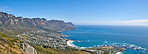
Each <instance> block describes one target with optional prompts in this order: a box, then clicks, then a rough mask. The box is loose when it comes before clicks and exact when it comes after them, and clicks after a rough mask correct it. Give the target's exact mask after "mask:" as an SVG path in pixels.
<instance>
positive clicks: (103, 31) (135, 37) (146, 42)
mask: <svg viewBox="0 0 148 54" xmlns="http://www.w3.org/2000/svg"><path fill="white" fill-rule="evenodd" d="M76 28H77V30H71V31H65V32H63V33H64V34H66V35H69V36H70V37H67V38H68V39H72V40H77V41H79V42H74V43H73V44H75V45H76V46H78V47H80V48H87V47H98V46H101V45H114V46H123V47H131V48H138V49H140V50H134V49H127V50H126V51H124V52H123V54H148V50H147V49H148V27H144V26H86V25H85V26H84V25H83V26H82V25H79V26H78V27H76Z"/></svg>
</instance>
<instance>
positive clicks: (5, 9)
mask: <svg viewBox="0 0 148 54" xmlns="http://www.w3.org/2000/svg"><path fill="white" fill-rule="evenodd" d="M0 11H2V12H6V11H13V10H12V9H10V8H9V7H0Z"/></svg>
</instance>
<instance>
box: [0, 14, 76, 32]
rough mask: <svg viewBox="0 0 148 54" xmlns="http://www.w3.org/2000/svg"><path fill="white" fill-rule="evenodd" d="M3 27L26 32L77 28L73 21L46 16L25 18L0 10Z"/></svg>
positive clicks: (0, 20)
mask: <svg viewBox="0 0 148 54" xmlns="http://www.w3.org/2000/svg"><path fill="white" fill-rule="evenodd" d="M0 25H1V27H4V28H7V29H9V30H12V31H13V30H14V31H19V32H22V31H23V32H24V31H30V30H37V29H46V30H53V31H63V30H71V29H75V28H74V25H73V24H72V23H65V22H64V21H62V20H46V19H45V18H23V17H16V16H14V15H12V14H8V13H4V12H0ZM18 29H19V30H18Z"/></svg>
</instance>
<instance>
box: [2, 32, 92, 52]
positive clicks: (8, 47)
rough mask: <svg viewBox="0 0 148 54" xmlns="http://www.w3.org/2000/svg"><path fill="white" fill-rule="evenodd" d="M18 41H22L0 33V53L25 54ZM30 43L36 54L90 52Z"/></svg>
mask: <svg viewBox="0 0 148 54" xmlns="http://www.w3.org/2000/svg"><path fill="white" fill-rule="evenodd" d="M18 43H22V41H20V40H17V39H14V38H11V37H9V36H6V35H4V34H1V33H0V54H25V52H24V50H22V49H21V48H20V46H19V45H18ZM31 45H32V46H33V47H34V48H35V49H36V51H37V53H38V54H90V53H88V52H85V51H80V50H72V49H69V50H61V49H54V48H43V47H40V46H36V45H33V44H31Z"/></svg>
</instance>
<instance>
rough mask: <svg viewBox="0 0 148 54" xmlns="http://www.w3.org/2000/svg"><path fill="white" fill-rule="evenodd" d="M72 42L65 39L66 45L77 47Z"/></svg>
mask: <svg viewBox="0 0 148 54" xmlns="http://www.w3.org/2000/svg"><path fill="white" fill-rule="evenodd" d="M73 42H74V41H73V40H68V41H67V45H68V46H70V47H75V48H78V47H77V46H75V45H74V44H73Z"/></svg>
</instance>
